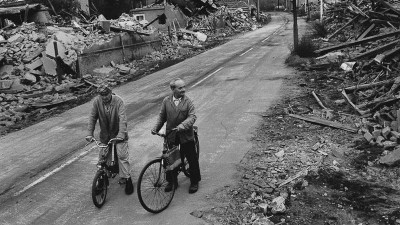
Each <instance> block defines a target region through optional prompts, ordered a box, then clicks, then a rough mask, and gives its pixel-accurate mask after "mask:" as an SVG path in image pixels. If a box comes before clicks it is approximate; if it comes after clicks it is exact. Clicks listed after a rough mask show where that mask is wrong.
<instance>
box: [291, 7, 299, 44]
mask: <svg viewBox="0 0 400 225" xmlns="http://www.w3.org/2000/svg"><path fill="white" fill-rule="evenodd" d="M296 1H297V0H292V2H293V50H294V51H296V50H297V46H298V45H299V33H298V29H297V5H296Z"/></svg>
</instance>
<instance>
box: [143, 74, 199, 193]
mask: <svg viewBox="0 0 400 225" xmlns="http://www.w3.org/2000/svg"><path fill="white" fill-rule="evenodd" d="M170 88H171V90H172V94H171V95H170V96H167V97H165V98H164V100H163V102H162V105H161V111H160V114H159V117H158V120H157V123H156V125H155V126H154V128H153V129H152V131H151V133H152V134H155V133H157V132H158V131H159V130H160V129H161V128H162V126H163V125H164V123H167V124H166V133H167V134H168V133H170V132H171V131H173V130H175V131H176V133H174V132H173V133H171V135H169V136H168V141H169V143H175V145H177V144H180V150H181V154H182V155H183V156H184V157H186V158H187V160H188V162H189V173H190V187H189V193H195V192H196V191H197V190H198V188H199V181H200V180H201V176H200V167H199V159H198V157H197V154H196V150H195V142H194V130H193V124H194V122H195V121H196V115H195V111H194V105H193V102H192V100H191V99H189V98H188V97H187V96H186V95H185V82H184V81H183V80H182V79H180V78H178V79H174V80H173V81H171V83H170ZM174 134H175V135H174ZM167 181H168V185H167V186H166V187H165V191H166V192H169V191H171V190H172V188H176V187H177V186H178V183H177V171H176V169H175V170H173V171H168V172H167Z"/></svg>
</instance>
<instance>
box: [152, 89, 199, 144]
mask: <svg viewBox="0 0 400 225" xmlns="http://www.w3.org/2000/svg"><path fill="white" fill-rule="evenodd" d="M196 118H197V117H196V115H195V110H194V105H193V102H192V100H191V99H189V98H188V97H187V96H186V95H184V96H183V97H182V99H181V101H180V103H179V104H178V106H175V103H174V101H173V96H172V95H170V96H167V97H165V98H164V100H163V102H162V105H161V110H160V114H159V116H158V119H157V123H156V125H155V126H154V128H153V130H155V131H156V132H158V131H159V130H160V129H161V128H162V126H163V125H164V123H165V122H166V123H167V124H166V133H167V134H169V132H171V130H172V129H173V128H176V127H178V126H179V128H180V129H181V130H182V131H180V132H179V141H180V143H181V144H183V143H186V142H188V141H191V140H194V131H193V124H194V122H195V121H196ZM175 138H176V137H175V135H173V134H171V135H169V136H168V141H170V143H174V142H175Z"/></svg>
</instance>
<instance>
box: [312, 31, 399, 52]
mask: <svg viewBox="0 0 400 225" xmlns="http://www.w3.org/2000/svg"><path fill="white" fill-rule="evenodd" d="M398 34H400V30H396V31H393V32H390V33H386V34H379V35H375V36H371V37H367V38H364V39H362V40H359V41H351V42H348V43H344V44H340V45H336V46H331V47H327V48H322V49H319V50H316V51H315V53H317V54H323V53H327V52H331V51H334V50H338V49H342V48H346V47H350V46H354V45H359V44H363V43H367V42H370V41H375V40H379V39H384V38H387V37H391V36H395V35H398Z"/></svg>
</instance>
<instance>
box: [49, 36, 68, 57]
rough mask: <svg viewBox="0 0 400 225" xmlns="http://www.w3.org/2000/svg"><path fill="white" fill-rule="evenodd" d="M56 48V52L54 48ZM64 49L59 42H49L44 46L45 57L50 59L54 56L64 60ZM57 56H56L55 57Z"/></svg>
mask: <svg viewBox="0 0 400 225" xmlns="http://www.w3.org/2000/svg"><path fill="white" fill-rule="evenodd" d="M56 47H57V52H56V50H55V48H56ZM65 51H66V50H65V47H64V45H63V44H62V43H61V42H58V41H55V40H50V41H49V42H48V43H47V45H46V55H47V56H49V57H51V58H54V59H55V58H56V56H60V57H61V58H65ZM56 54H57V55H56Z"/></svg>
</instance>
